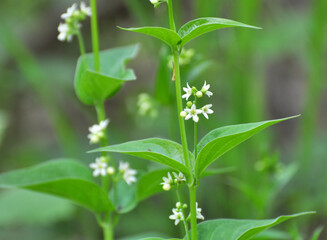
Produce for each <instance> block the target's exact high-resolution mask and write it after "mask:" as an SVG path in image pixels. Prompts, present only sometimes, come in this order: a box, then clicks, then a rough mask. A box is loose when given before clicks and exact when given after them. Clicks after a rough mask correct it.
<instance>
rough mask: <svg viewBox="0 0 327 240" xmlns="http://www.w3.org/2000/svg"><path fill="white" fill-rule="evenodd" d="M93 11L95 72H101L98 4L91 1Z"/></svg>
mask: <svg viewBox="0 0 327 240" xmlns="http://www.w3.org/2000/svg"><path fill="white" fill-rule="evenodd" d="M90 5H91V9H92V16H91V32H92V49H93V56H94V70H95V71H96V72H98V71H100V55H99V34H98V19H97V3H96V0H90Z"/></svg>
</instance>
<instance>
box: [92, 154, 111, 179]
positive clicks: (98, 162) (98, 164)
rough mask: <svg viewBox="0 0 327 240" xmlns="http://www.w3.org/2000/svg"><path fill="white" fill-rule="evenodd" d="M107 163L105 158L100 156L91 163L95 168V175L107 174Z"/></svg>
mask: <svg viewBox="0 0 327 240" xmlns="http://www.w3.org/2000/svg"><path fill="white" fill-rule="evenodd" d="M106 167H107V163H106V162H105V161H103V158H101V157H99V158H96V159H95V163H91V164H90V168H92V169H94V171H93V176H94V177H97V176H99V175H101V176H106V173H107V172H106Z"/></svg>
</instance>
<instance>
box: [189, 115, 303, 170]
mask: <svg viewBox="0 0 327 240" xmlns="http://www.w3.org/2000/svg"><path fill="white" fill-rule="evenodd" d="M295 117H298V116H294V117H289V118H282V119H277V120H270V121H263V122H257V123H246V124H239V125H232V126H225V127H221V128H217V129H215V130H212V131H211V132H209V133H208V134H207V135H205V136H204V137H203V138H202V139H201V141H200V142H199V144H198V152H199V154H198V156H197V159H196V163H195V173H196V176H200V174H201V173H202V172H203V171H204V170H205V169H206V168H207V167H208V166H209V165H210V164H211V163H212V162H214V161H215V160H216V159H217V158H219V157H220V156H221V155H223V154H224V153H226V152H227V151H229V150H231V149H232V148H234V147H236V146H237V145H238V144H240V143H242V142H244V141H245V140H247V139H248V138H250V137H252V136H253V135H254V134H256V133H258V132H260V131H261V130H263V129H265V128H267V127H269V126H271V125H273V124H276V123H279V122H282V121H285V120H288V119H292V118H295Z"/></svg>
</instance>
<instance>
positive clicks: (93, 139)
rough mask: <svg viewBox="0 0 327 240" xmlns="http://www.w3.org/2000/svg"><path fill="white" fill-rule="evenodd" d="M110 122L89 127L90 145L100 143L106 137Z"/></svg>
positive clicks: (105, 121)
mask: <svg viewBox="0 0 327 240" xmlns="http://www.w3.org/2000/svg"><path fill="white" fill-rule="evenodd" d="M109 122H110V121H109V119H106V120H103V121H101V122H100V123H99V124H94V125H93V126H91V127H89V131H90V134H89V135H87V137H88V138H89V139H90V143H98V142H99V141H100V140H101V139H102V138H103V137H104V130H105V129H106V128H107V126H108V124H109Z"/></svg>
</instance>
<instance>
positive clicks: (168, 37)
mask: <svg viewBox="0 0 327 240" xmlns="http://www.w3.org/2000/svg"><path fill="white" fill-rule="evenodd" d="M119 28H120V29H122V30H126V31H130V32H137V33H143V34H146V35H149V36H152V37H155V38H158V39H160V40H161V41H163V42H165V43H167V44H168V45H170V46H177V45H178V44H179V43H180V42H181V40H182V39H181V37H180V36H179V35H178V34H177V33H176V32H174V31H172V30H170V29H168V28H163V27H140V28H122V27H119Z"/></svg>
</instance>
